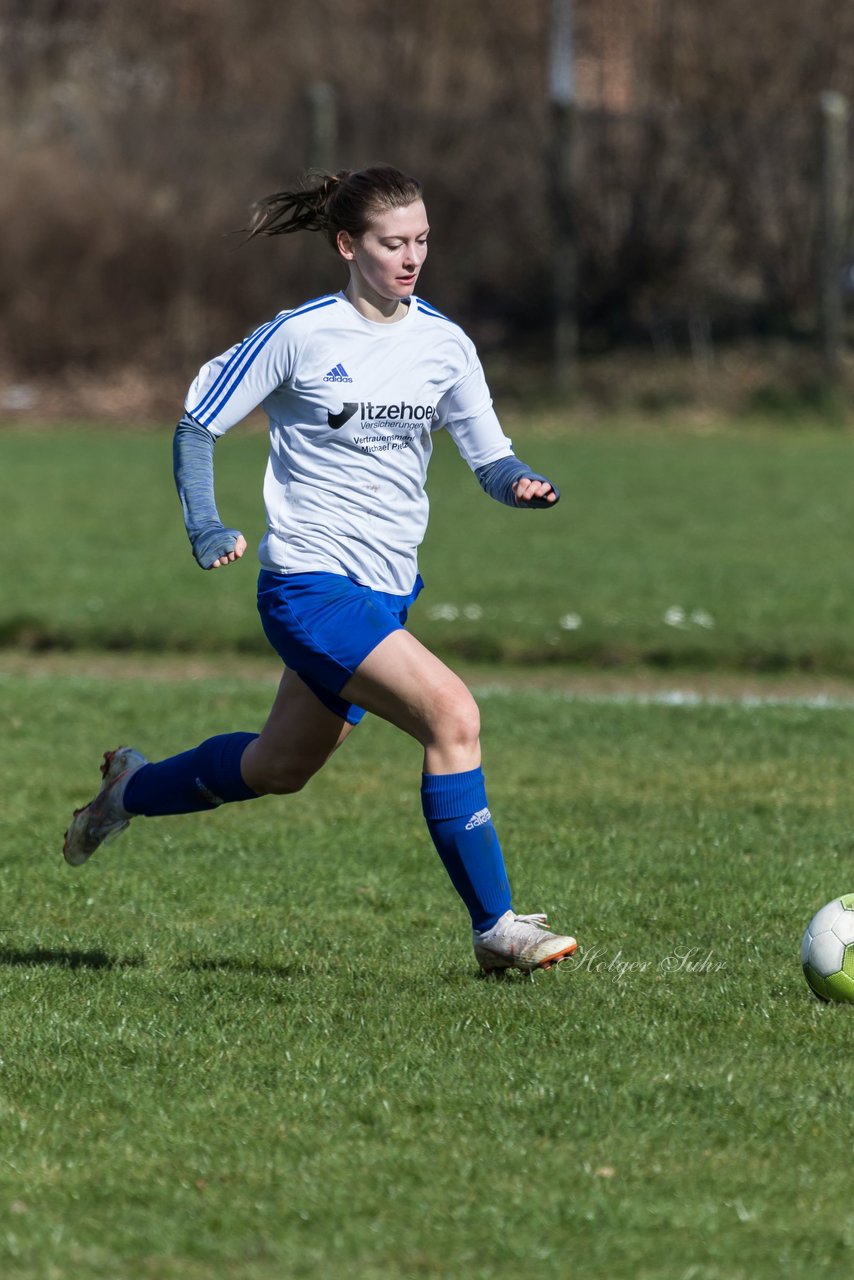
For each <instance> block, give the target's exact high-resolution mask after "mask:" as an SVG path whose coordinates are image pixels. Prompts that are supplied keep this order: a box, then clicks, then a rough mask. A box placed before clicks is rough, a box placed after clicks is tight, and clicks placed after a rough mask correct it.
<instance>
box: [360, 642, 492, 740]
mask: <svg viewBox="0 0 854 1280" xmlns="http://www.w3.org/2000/svg"><path fill="white" fill-rule="evenodd" d="M341 696H342V697H344V698H346V699H347V700H348V701H349V702H354V703H356V704H357V705H358V706H360V707H364V708H365V709H366V710H367V711H370V712H372V713H373V714H374V715H378V716H381V717H382V719H384V720H388V721H389V722H390V723H391V724H394V725H396V726H397V727H398V728H399V729H403V730H404V731H405V732H406V733H408V734H410V735H411V736H412V737H413V738H416V739H417V740H418V741H419V742H421V743H422V744H424V745H428V744H430V743H432V742H434V741H436V740H437V739H439V738H444V739H453V740H458V741H466V742H476V741H477V739H478V737H479V734H480V715H479V712H478V708H477V703H476V702H475V700H474V698H473V697H472V695H471V693H470V692H469V690H468V689H467V687H466V685H465V684H464V683H463V681H462V680H461V679H460V678H459V676H458V675H456V674H455V672H453V671H452V670H451V669H450V667H446V666H445V664H444V662H442V661H441V660H440V659H439V658H437V657H436V655H435V654H434V653H431V652H430V650H429V649H428V648H426V647H425V646H424V645H423V644H421V642H420V641H419V640H416V638H415V637H414V636H413V635H411V634H410V633H409V632H408V631H402V630H401V631H393V632H392V633H391V635H388V636H386V638H385V639H384V640H382V641H381V642H380V643H379V644H378V645H377V646H376V648H375V649H373V650H372V651H371V653H369V654H368V656H367V658H365V659H364V661H363V662H361V663H360V664H359V666H358V667H357V669H356V671H355V672H354V674H353V675H352V676H351V678H350V679H349V680H348V681H347V683H346V684H345V685H344V687H343V689H342V690H341Z"/></svg>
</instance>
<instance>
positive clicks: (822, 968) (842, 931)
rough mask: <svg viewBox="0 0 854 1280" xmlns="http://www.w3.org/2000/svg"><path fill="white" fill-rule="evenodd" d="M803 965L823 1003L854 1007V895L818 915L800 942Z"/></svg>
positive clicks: (845, 896) (832, 904)
mask: <svg viewBox="0 0 854 1280" xmlns="http://www.w3.org/2000/svg"><path fill="white" fill-rule="evenodd" d="M801 964H802V965H803V970H804V977H805V978H806V980H807V982H808V983H809V984H810V987H811V988H812V990H813V991H814V992H815V994H816V995H817V996H818V997H819V999H820V1000H843V1001H847V1002H849V1003H852V1004H854V893H846V894H845V895H844V897H842V898H834V899H833V902H828V903H827V905H826V906H824V907H822V908H821V910H820V911H817V912H816V913H815V915H814V916H813V918H812V920H810V922H809V924H808V925H807V929H806V933H805V934H804V938H803V942H802V943H801Z"/></svg>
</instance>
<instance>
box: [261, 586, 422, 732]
mask: <svg viewBox="0 0 854 1280" xmlns="http://www.w3.org/2000/svg"><path fill="white" fill-rule="evenodd" d="M423 586H424V583H423V582H422V581H421V577H420V575H419V577H417V578H416V580H415V586H414V587H413V588H412V591H411V592H410V593H409V595H408V596H396V595H390V594H388V593H386V592H384V591H372V590H371V588H370V587H363V586H360V585H359V583H358V582H353V580H352V579H351V578H345V577H344V576H343V575H342V574H338V573H287V574H282V573H271V572H270V571H269V570H268V569H262V570H261V572H260V574H259V575H258V612H259V613H260V615H261V623H262V625H263V627H264V634H265V635H266V637H267V639H268V640H269V641H270V644H271V645H272V646H273V648H274V649H275V650H276V653H278V655H279V657H280V658H281V659H282V661H283V662H284V664H285V666H286V667H290V669H291V670H292V671H295V672H296V674H297V675H298V676H299V677H300V679H301V680H302V681H303V682H304V683H305V684H307V685H308V687H309V689H311V691H312V693H314V694H315V695H316V697H318V698H319V699H320V701H321V702H322V703H323V705H324V706H325V707H328V708H329V710H330V711H334V712H335V714H336V715H337V716H340V717H341V719H342V720H346V721H347V722H348V723H349V724H358V723H359V721H360V720H361V719H362V716H363V715H364V714H365V712H364V710H363V708H362V707H357V706H355V705H354V704H353V703H352V702H347V701H346V700H345V699H344V698H341V697H339V693H340V691H341V689H343V687H344V685H345V684H346V683H347V681H348V680H349V679H350V677H351V676H352V674H353V672H354V671H355V670H356V668H357V667H358V666H359V664H360V663H361V662H363V661H364V660H365V658H367V656H368V654H369V653H370V652H371V650H372V649H375V648H376V647H377V645H378V644H379V643H380V641H381V640H385V638H386V636H388V635H391V633H392V631H400V630H402V628H403V626H404V623H405V622H406V616H407V613H408V612H409V607H410V605H411V604H412V603H413V601H414V600H415V599H416V597H417V596H418V594H419V592H420V591H421V588H422V587H423Z"/></svg>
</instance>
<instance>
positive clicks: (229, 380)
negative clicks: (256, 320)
mask: <svg viewBox="0 0 854 1280" xmlns="http://www.w3.org/2000/svg"><path fill="white" fill-rule="evenodd" d="M336 301H337V298H336V297H334V296H330V295H328V294H327V295H325V296H324V297H322V298H316V299H312V301H311V302H307V303H305V304H304V305H303V306H301V307H297V308H296V309H295V310H294V311H288V312H287V314H286V315H283V316H277V317H276V318H275V319H274V320H268V321H267V323H266V324H262V325H260V326H259V328H257V329H256V330H255V332H254V333H251V334H250V335H249V337H248V338H245V339H244V340H243V342H241V343H240V345H239V346H238V347H237V349H236V350H235V351H234V354H233V355H232V356H231V357H230V359H229V360H227V361H226V363H225V365H224V366H223V368H222V369H221V370H220V372H219V374H218V375H217V377H216V378H215V379H214V381H213V383H212V384H211V386H210V387H209V388H208V390H207V392H206V393H205V395H204V396H203V397H202V399H201V400H200V401H199V403H198V404H197V405H196V406H195V408H193V409H188V411H187V412H188V413H190V414H191V415H192V417H194V418H195V419H196V421H197V422H201V423H202V425H203V426H208V425H209V424H210V423H211V422H212V421H213V419H214V418H215V417H216V415H217V414H218V413H219V411H220V410H221V409H222V408H223V407H224V405H226V404H227V403H228V401H229V400H230V399H231V397H232V396H233V395H234V393H235V391H236V390H237V388H238V386H239V385H240V382H241V381H242V379H243V377H244V376H245V374H246V372H247V371H248V369H249V368H250V367H251V365H252V364H253V363H254V361H255V360H256V358H257V357H258V355H259V354H260V352H261V350H262V349H263V348H264V347H265V346H266V345H267V343H268V342H269V341H270V339H271V338H272V337H273V335H274V334H275V333H276V332H277V331H278V330H279V329H280V328H281V327H282V325H283V324H285V323H286V322H287V321H288V320H293V319H295V317H297V316H302V315H305V314H306V313H307V312H309V311H318V310H319V309H320V308H321V307H329V306H332V304H333V303H335V302H336Z"/></svg>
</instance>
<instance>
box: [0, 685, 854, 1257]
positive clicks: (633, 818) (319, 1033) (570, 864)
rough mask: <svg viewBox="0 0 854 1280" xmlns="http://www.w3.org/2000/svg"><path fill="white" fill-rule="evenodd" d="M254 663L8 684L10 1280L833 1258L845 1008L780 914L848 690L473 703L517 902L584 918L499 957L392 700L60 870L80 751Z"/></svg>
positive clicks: (4, 973)
mask: <svg viewBox="0 0 854 1280" xmlns="http://www.w3.org/2000/svg"><path fill="white" fill-rule="evenodd" d="M271 693H272V690H271V689H268V688H267V687H265V685H264V684H263V682H250V681H248V680H245V681H239V680H235V679H222V680H196V681H188V680H185V681H180V680H175V681H171V682H170V681H168V680H157V681H152V682H149V683H143V682H140V681H133V680H113V681H99V682H96V681H94V680H89V679H83V678H73V677H59V676H53V677H47V676H45V677H33V678H30V679H27V680H20V679H19V680H15V681H13V680H11V679H9V678H8V677H5V678H2V679H0V723H2V725H3V729H4V741H5V743H6V752H5V765H4V769H5V784H6V785H5V788H4V790H5V801H4V808H3V811H2V815H0V885H2V902H3V907H2V918H1V919H0V931H2V932H1V934H0V1059H2V1062H0V1153H2V1154H0V1274H2V1275H3V1277H4V1280H66V1277H67V1278H68V1280H72V1278H73V1280H137V1278H139V1280H149V1278H153V1280H209V1277H211V1276H216V1277H218V1278H219V1277H223V1278H225V1280H282V1277H301V1278H302V1277H306V1278H308V1280H312V1278H314V1277H317V1278H320V1277H323V1278H324V1280H325V1278H326V1277H329V1276H337V1275H348V1276H354V1277H357V1278H358V1280H387V1278H388V1277H395V1280H410V1278H412V1280H416V1278H418V1277H425V1278H430V1280H440V1278H442V1280H459V1277H463V1276H465V1277H467V1278H469V1277H470V1278H472V1280H498V1278H500V1280H504V1278H506V1280H511V1278H512V1280H515V1278H516V1277H518V1276H520V1275H525V1274H528V1273H529V1272H530V1273H531V1274H536V1275H537V1276H538V1277H540V1278H541V1280H564V1278H565V1277H566V1276H568V1275H574V1274H579V1275H585V1276H590V1277H593V1278H594V1280H600V1278H604V1277H608V1278H609V1280H674V1278H675V1280H683V1278H684V1280H742V1278H743V1280H748V1278H749V1280H764V1278H765V1277H768V1280H772V1278H773V1280H777V1277H779V1276H781V1275H787V1276H800V1275H810V1276H811V1277H816V1278H818V1277H828V1278H829V1277H834V1278H835V1277H838V1276H840V1275H845V1274H848V1271H849V1269H850V1268H851V1265H852V1254H853V1253H854V1211H852V1210H850V1209H848V1208H847V1169H848V1165H849V1162H850V1134H849V1128H850V1123H849V1122H850V1112H851V1106H852V1100H854V1099H852V1087H851V1083H850V1081H849V1080H848V1076H847V1068H846V1065H845V1064H846V1062H847V1059H848V1055H849V1051H850V1039H851V1030H852V1025H853V1024H852V1021H851V1019H852V1016H854V1011H852V1010H851V1009H850V1008H846V1007H824V1006H821V1005H820V1004H819V1003H818V1002H816V1001H815V1000H814V999H813V998H812V996H811V995H810V994H809V992H808V990H807V988H806V985H805V983H804V981H803V979H802V977H801V974H800V971H799V968H798V945H799V941H800V935H801V932H802V930H803V928H804V927H805V925H806V923H807V921H808V920H809V918H810V916H811V915H812V913H813V911H814V910H815V909H816V908H817V907H818V906H819V905H821V903H823V902H824V901H826V900H827V899H829V898H831V897H833V896H835V895H836V894H838V893H840V892H843V891H846V890H848V891H850V890H851V889H852V888H854V881H852V872H851V864H852V853H854V837H852V818H854V814H852V800H851V786H850V778H851V775H852V769H854V737H852V734H851V731H850V712H846V711H842V710H824V711H818V710H810V709H807V708H798V707H761V708H756V707H754V708H749V709H748V708H740V707H726V706H703V707H694V708H689V707H664V706H653V707H649V706H646V707H641V706H631V705H619V704H609V703H606V702H595V701H593V702H582V701H571V700H568V699H561V698H560V697H558V696H555V695H554V693H550V692H548V691H545V692H537V691H533V690H532V691H527V692H526V691H524V690H523V691H518V692H515V693H501V692H498V691H495V692H492V693H491V694H485V695H484V696H483V698H482V710H483V717H484V739H485V745H486V761H487V775H488V780H489V784H490V800H491V805H492V808H493V811H494V813H495V816H496V820H497V822H498V825H499V829H500V831H501V833H502V839H503V843H504V846H505V850H506V853H507V857H508V862H509V865H510V869H511V877H512V880H513V883H514V886H515V893H516V901H517V904H518V909H521V910H538V909H543V908H548V909H549V911H550V913H551V914H552V917H553V920H554V923H555V924H556V925H558V926H560V927H563V928H572V929H573V930H575V931H577V933H578V936H579V938H580V939H581V942H582V944H583V952H582V956H581V959H580V960H579V961H578V962H577V963H568V964H566V965H564V966H562V967H561V969H559V970H557V971H556V972H553V973H550V974H541V975H537V977H536V979H534V980H530V981H529V980H526V979H521V978H520V979H519V980H517V981H513V980H510V981H507V982H504V983H495V982H485V981H480V980H478V979H477V978H476V976H475V974H474V965H473V960H472V956H471V952H470V949H469V944H468V939H467V930H466V927H465V920H464V918H463V916H462V913H461V909H460V907H459V906H458V904H457V902H456V900H455V899H454V897H453V895H452V893H451V891H450V889H449V888H448V886H447V884H446V882H445V880H444V876H443V873H442V871H441V868H440V866H439V864H438V861H437V859H436V858H435V855H434V854H433V853H432V851H431V850H430V848H429V846H428V840H427V836H426V833H425V831H424V829H423V825H422V822H421V819H420V813H419V802H418V772H419V767H420V760H419V757H418V751H417V749H416V748H415V746H414V745H412V744H407V743H406V742H405V741H404V740H402V739H401V738H400V735H399V734H396V733H395V732H394V731H393V730H391V729H390V728H388V727H387V726H385V725H383V724H381V723H379V722H376V721H368V722H366V723H365V724H364V725H363V726H362V727H361V728H360V729H359V731H358V733H357V734H356V735H355V737H354V738H353V739H352V740H351V741H350V742H349V743H348V744H347V746H346V747H345V748H344V750H343V751H342V752H341V753H340V754H339V755H338V756H337V757H336V758H335V759H334V760H333V761H332V762H331V763H330V765H329V766H328V768H327V770H325V771H324V772H323V773H322V774H321V775H320V776H319V777H318V778H317V779H315V781H314V782H313V783H312V784H311V786H310V788H308V789H307V791H306V792H304V793H303V794H301V795H299V796H295V797H291V798H289V799H287V800H285V799H269V800H265V801H260V802H257V803H252V804H248V805H236V806H231V807H229V808H226V809H222V810H219V811H217V812H216V813H214V814H210V815H203V816H201V815H200V816H197V817H189V818H183V819H182V818H175V819H160V820H148V821H147V820H139V821H138V822H136V823H135V824H133V826H132V827H131V829H130V831H129V832H128V833H127V834H126V835H125V836H123V837H122V839H121V841H120V842H119V843H117V844H115V845H113V846H112V847H111V848H108V849H105V850H104V851H102V853H101V854H99V855H98V857H97V858H95V859H93V861H92V862H91V863H90V864H88V865H87V866H86V867H84V868H81V869H80V870H77V871H73V870H71V869H69V868H67V867H65V866H64V864H63V863H62V862H61V859H60V857H59V852H58V850H59V844H60V839H61V832H62V829H63V826H64V824H65V821H66V818H67V815H68V812H69V810H70V808H71V807H72V805H73V804H75V803H80V802H81V801H83V800H84V799H86V798H87V797H88V793H89V792H90V791H91V789H92V786H93V775H94V773H95V764H96V760H95V758H94V757H95V756H96V754H97V748H98V747H102V746H107V745H110V744H112V743H113V742H114V741H116V740H117V739H118V738H123V739H130V740H131V741H134V742H136V743H137V744H138V745H139V746H140V747H142V748H143V749H146V750H147V751H149V752H150V753H151V754H153V755H155V756H160V755H162V754H165V753H167V752H170V751H173V750H176V749H179V748H181V747H184V746H186V745H189V744H190V743H192V742H195V741H197V740H198V739H199V738H200V737H201V736H203V735H204V734H206V733H208V732H216V731H219V730H221V729H226V728H230V727H237V726H247V727H252V726H253V725H255V724H257V723H258V722H259V720H260V718H261V717H262V716H263V714H264V711H265V709H266V706H267V703H268V701H269V698H270V696H271ZM691 966H694V967H693V969H692V967H691Z"/></svg>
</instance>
